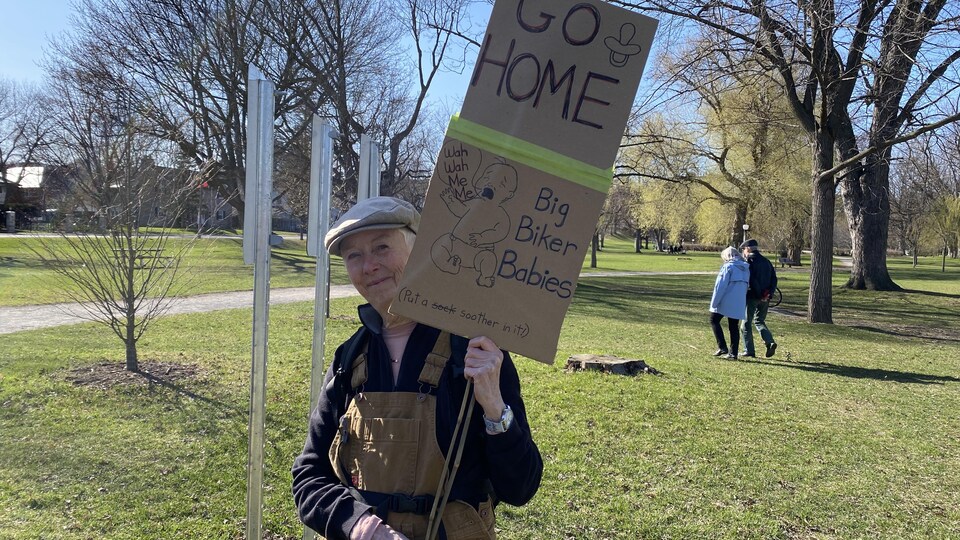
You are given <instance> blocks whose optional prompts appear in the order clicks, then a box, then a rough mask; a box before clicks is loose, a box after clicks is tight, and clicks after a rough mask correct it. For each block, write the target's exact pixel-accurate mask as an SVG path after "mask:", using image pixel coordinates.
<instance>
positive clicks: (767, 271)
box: [747, 251, 777, 300]
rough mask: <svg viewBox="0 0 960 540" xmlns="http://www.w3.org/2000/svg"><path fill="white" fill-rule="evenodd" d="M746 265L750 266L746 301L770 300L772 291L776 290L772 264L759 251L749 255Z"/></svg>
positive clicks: (775, 276)
mask: <svg viewBox="0 0 960 540" xmlns="http://www.w3.org/2000/svg"><path fill="white" fill-rule="evenodd" d="M747 263H748V264H749V265H750V288H749V289H747V299H748V300H760V299H765V298H770V295H771V294H773V291H775V290H776V289H777V270H776V269H775V268H774V267H773V263H771V262H770V261H769V260H767V258H766V257H764V256H763V255H761V254H760V252H759V251H754V252H752V253H750V255H749V256H748V257H747Z"/></svg>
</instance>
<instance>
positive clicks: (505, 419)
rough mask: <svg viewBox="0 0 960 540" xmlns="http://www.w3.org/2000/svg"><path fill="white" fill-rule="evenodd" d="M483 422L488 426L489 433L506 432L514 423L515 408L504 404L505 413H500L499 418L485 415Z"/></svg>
mask: <svg viewBox="0 0 960 540" xmlns="http://www.w3.org/2000/svg"><path fill="white" fill-rule="evenodd" d="M483 423H484V424H486V426H487V433H489V434H490V435H498V434H500V433H506V431H507V430H508V429H510V424H512V423H513V410H512V409H511V408H510V406H509V405H504V406H503V413H502V414H500V419H499V420H490V419H489V418H487V417H486V416H484V417H483Z"/></svg>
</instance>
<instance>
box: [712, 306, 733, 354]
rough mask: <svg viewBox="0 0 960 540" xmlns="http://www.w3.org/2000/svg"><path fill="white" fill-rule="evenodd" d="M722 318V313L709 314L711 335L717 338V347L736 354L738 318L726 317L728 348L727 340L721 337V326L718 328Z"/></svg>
mask: <svg viewBox="0 0 960 540" xmlns="http://www.w3.org/2000/svg"><path fill="white" fill-rule="evenodd" d="M722 318H723V315H721V314H719V313H711V314H710V327H711V328H713V335H714V337H716V338H717V348H719V349H721V350H724V351H730V352H731V353H733V354H737V347H739V346H740V319H731V318H730V317H727V329H728V330H729V331H730V348H729V349H728V348H727V340H726V339H724V337H723V328H720V319H722Z"/></svg>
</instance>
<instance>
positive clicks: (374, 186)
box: [367, 139, 380, 197]
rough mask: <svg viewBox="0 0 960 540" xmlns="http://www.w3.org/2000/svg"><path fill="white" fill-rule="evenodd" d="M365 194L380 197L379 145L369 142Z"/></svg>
mask: <svg viewBox="0 0 960 540" xmlns="http://www.w3.org/2000/svg"><path fill="white" fill-rule="evenodd" d="M367 157H368V159H369V160H370V162H369V163H368V164H367V182H368V185H369V186H370V187H368V188H367V192H368V193H369V194H370V196H371V197H379V196H380V145H379V144H377V143H375V142H373V140H372V139H371V140H370V154H369V155H368V156H367Z"/></svg>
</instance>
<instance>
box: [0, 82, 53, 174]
mask: <svg viewBox="0 0 960 540" xmlns="http://www.w3.org/2000/svg"><path fill="white" fill-rule="evenodd" d="M38 93H39V92H38V90H37V89H36V88H35V87H33V86H31V85H27V84H21V83H17V82H15V81H12V80H8V79H0V181H2V182H10V183H14V184H15V183H18V182H19V180H20V179H19V178H8V177H7V169H8V168H9V167H10V166H12V165H29V164H31V163H33V162H34V161H35V159H36V155H37V152H38V150H39V149H40V148H41V146H42V143H43V138H44V134H45V130H46V126H47V122H46V117H45V116H44V115H43V114H41V109H40V100H39V99H38Z"/></svg>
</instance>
